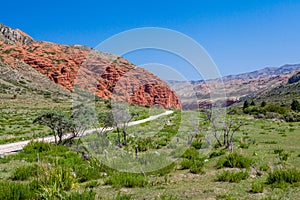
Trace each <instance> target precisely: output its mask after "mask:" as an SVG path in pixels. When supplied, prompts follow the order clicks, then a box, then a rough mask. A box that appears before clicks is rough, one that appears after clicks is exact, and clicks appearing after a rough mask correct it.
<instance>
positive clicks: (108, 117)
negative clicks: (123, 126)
mask: <svg viewBox="0 0 300 200" xmlns="http://www.w3.org/2000/svg"><path fill="white" fill-rule="evenodd" d="M98 122H99V124H100V128H99V129H98V130H97V133H98V136H99V137H101V136H102V134H103V133H105V131H106V130H107V128H109V127H113V126H114V125H115V123H114V116H113V113H112V112H111V111H110V110H109V111H103V112H101V113H99V114H98Z"/></svg>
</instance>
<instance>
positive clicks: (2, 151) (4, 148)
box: [0, 110, 173, 155]
mask: <svg viewBox="0 0 300 200" xmlns="http://www.w3.org/2000/svg"><path fill="white" fill-rule="evenodd" d="M172 113H173V111H171V110H168V111H166V112H164V113H161V114H158V115H153V116H150V117H148V118H146V119H141V120H137V121H133V122H129V123H128V126H134V125H138V124H142V123H145V122H148V121H152V120H155V119H158V118H159V117H162V116H166V115H170V114H172ZM111 129H113V128H112V127H109V128H106V130H111ZM96 130H97V129H89V130H86V131H85V132H84V134H83V135H86V134H90V133H93V132H94V131H96ZM70 136H71V133H69V134H66V135H65V136H64V139H66V138H68V137H70ZM31 141H32V140H26V141H21V142H14V143H10V144H2V145H0V155H6V154H11V153H14V152H18V151H21V150H22V149H23V148H24V146H26V145H27V144H28V143H29V142H31ZM33 141H44V142H54V141H55V137H54V136H49V137H45V138H37V139H34V140H33Z"/></svg>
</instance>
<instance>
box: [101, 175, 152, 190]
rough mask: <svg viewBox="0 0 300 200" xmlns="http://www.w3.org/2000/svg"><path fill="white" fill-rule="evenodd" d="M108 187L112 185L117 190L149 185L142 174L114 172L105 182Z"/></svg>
mask: <svg viewBox="0 0 300 200" xmlns="http://www.w3.org/2000/svg"><path fill="white" fill-rule="evenodd" d="M105 184H106V185H112V186H113V187H115V188H121V187H128V188H133V187H144V186H146V185H147V180H146V178H145V177H144V176H142V175H140V174H132V173H126V172H113V173H112V174H110V176H109V178H108V179H107V180H106V181H105Z"/></svg>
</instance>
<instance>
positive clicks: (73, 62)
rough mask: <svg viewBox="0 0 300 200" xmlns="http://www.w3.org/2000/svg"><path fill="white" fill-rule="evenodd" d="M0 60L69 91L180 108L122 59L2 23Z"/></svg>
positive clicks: (162, 86) (163, 87)
mask: <svg viewBox="0 0 300 200" xmlns="http://www.w3.org/2000/svg"><path fill="white" fill-rule="evenodd" d="M0 60H1V61H2V62H3V63H7V64H8V65H10V66H11V67H12V68H14V67H15V66H16V65H17V63H19V62H20V61H21V62H23V63H25V64H26V65H29V66H31V67H32V68H33V69H35V70H36V71H38V72H40V73H41V74H43V75H44V76H46V77H48V78H49V79H50V80H51V81H53V82H54V83H56V84H58V85H60V86H61V87H62V88H65V89H67V90H69V91H73V90H74V86H75V85H76V86H79V87H80V88H81V89H85V90H87V91H89V92H92V93H94V94H95V95H97V96H99V97H101V98H104V99H114V100H117V101H126V102H128V103H133V104H139V105H144V106H146V105H148V106H152V105H160V106H162V107H164V108H170V107H174V108H181V103H180V99H179V98H178V97H177V94H176V93H175V92H174V91H172V90H171V89H170V88H169V86H168V85H167V84H166V83H165V82H164V81H162V80H161V79H159V78H158V77H157V76H155V75H154V74H152V73H150V72H148V71H146V70H144V69H142V68H138V67H137V66H135V65H134V64H132V63H130V62H129V61H127V60H125V59H124V58H122V57H119V56H117V55H112V54H106V53H102V52H98V51H95V50H93V49H92V48H89V47H85V46H81V45H72V46H69V45H62V44H55V43H51V42H43V41H36V40H33V39H32V38H31V37H30V36H28V35H27V34H26V33H24V32H22V31H20V30H17V29H12V28H10V27H7V26H5V25H3V24H0Z"/></svg>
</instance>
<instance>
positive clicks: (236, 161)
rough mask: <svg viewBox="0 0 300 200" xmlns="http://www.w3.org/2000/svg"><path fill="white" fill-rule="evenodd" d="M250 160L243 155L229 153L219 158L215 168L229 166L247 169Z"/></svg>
mask: <svg viewBox="0 0 300 200" xmlns="http://www.w3.org/2000/svg"><path fill="white" fill-rule="evenodd" d="M251 164H252V160H251V159H249V158H246V157H244V156H243V155H241V154H238V153H235V152H234V153H231V154H229V155H228V156H226V157H225V158H221V159H220V160H219V161H218V163H217V168H223V167H230V168H235V167H237V168H246V169H249V168H250V166H251Z"/></svg>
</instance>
